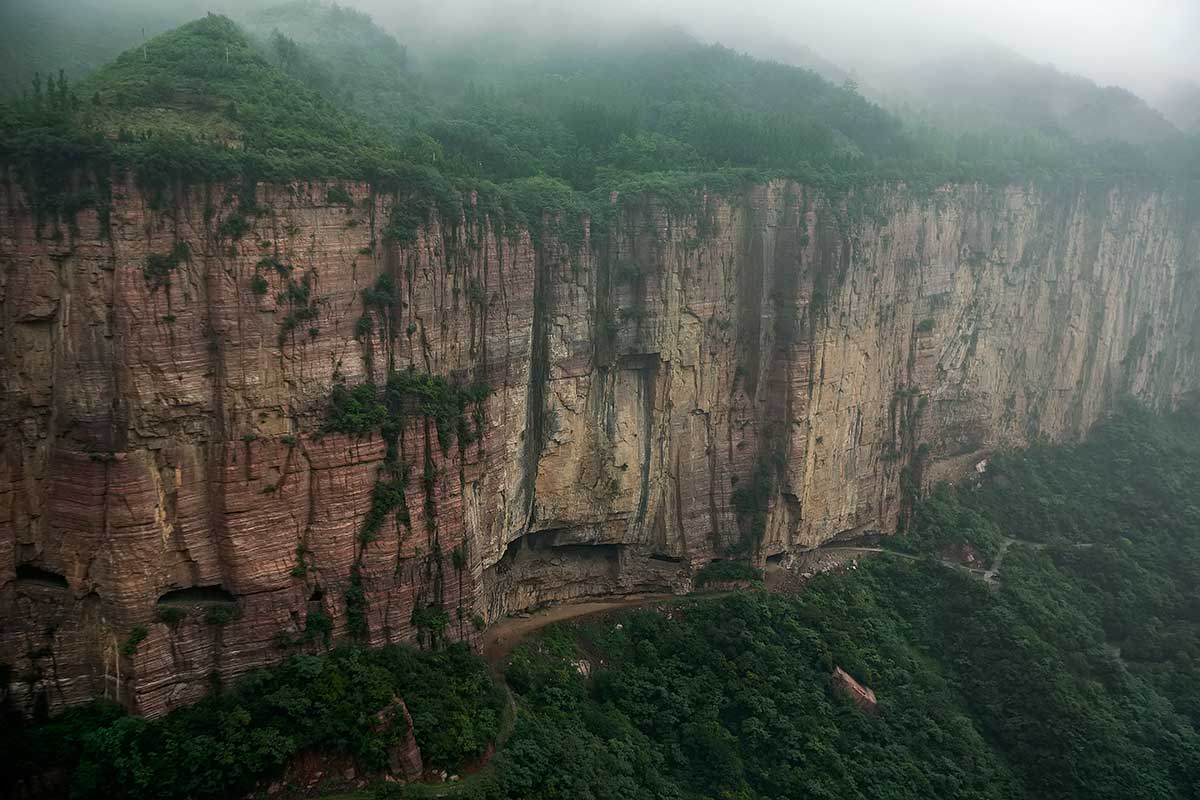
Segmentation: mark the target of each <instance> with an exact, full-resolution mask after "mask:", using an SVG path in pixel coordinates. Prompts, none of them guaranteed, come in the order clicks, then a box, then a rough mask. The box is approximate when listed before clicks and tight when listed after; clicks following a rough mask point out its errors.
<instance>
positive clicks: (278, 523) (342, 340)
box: [0, 181, 1200, 715]
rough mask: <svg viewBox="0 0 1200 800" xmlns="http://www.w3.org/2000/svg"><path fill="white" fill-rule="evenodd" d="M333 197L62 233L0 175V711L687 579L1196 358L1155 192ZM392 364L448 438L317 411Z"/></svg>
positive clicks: (176, 689)
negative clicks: (599, 218)
mask: <svg viewBox="0 0 1200 800" xmlns="http://www.w3.org/2000/svg"><path fill="white" fill-rule="evenodd" d="M328 189H329V187H328V186H326V185H318V184H293V185H286V186H265V185H263V186H259V187H258V190H257V196H256V198H255V202H254V204H253V208H251V207H250V206H249V205H246V206H244V207H243V206H240V203H241V201H240V200H239V196H238V193H237V192H232V191H230V192H227V191H225V190H224V189H223V188H221V187H204V188H194V189H186V190H183V189H181V190H179V191H177V192H176V193H175V195H174V196H173V197H172V198H171V199H170V202H168V203H165V204H163V203H161V202H157V201H152V199H148V198H147V197H145V196H143V194H142V192H140V191H139V190H138V188H137V187H136V186H135V185H134V184H133V183H132V182H126V183H120V182H118V183H115V184H114V185H113V190H112V199H111V203H110V204H109V205H108V206H107V207H106V208H105V209H104V211H103V213H99V212H96V211H89V210H85V211H82V212H80V213H79V214H78V215H77V216H76V217H75V218H74V219H73V220H58V221H55V220H53V219H51V220H48V221H47V220H46V219H40V218H39V215H38V214H36V213H34V211H33V210H32V209H31V208H30V204H29V201H28V199H27V197H26V196H25V194H24V193H23V192H22V191H21V189H20V188H18V184H17V183H16V182H8V183H7V184H6V185H5V186H4V187H3V188H2V189H0V194H2V197H0V325H2V329H0V374H2V377H3V389H2V394H0V423H2V425H0V448H2V449H0V661H3V662H5V663H7V664H8V665H9V667H10V670H9V673H8V681H9V685H8V690H9V692H10V693H11V696H12V697H13V698H14V699H15V700H16V701H17V702H18V703H19V704H22V705H24V706H26V707H33V706H35V705H37V704H41V703H44V704H46V705H48V706H49V707H51V708H56V707H60V706H63V705H67V704H72V703H78V702H82V701H85V700H87V699H89V698H92V697H97V696H108V697H114V698H117V699H119V700H120V701H121V702H123V703H125V704H127V705H128V706H129V707H130V708H132V709H134V710H136V711H138V712H141V713H144V714H148V715H156V714H161V713H163V712H164V711H165V710H167V709H169V708H171V707H174V706H177V705H180V704H183V703H187V702H190V701H192V700H194V699H196V698H197V697H199V696H201V695H202V694H203V693H205V692H207V691H208V690H209V689H210V687H211V686H213V685H214V683H227V682H229V681H231V680H233V679H235V678H236V677H237V676H238V675H240V674H243V673H245V672H246V671H247V670H250V669H253V668H255V667H258V666H262V665H265V664H269V663H272V662H275V661H278V660H279V659H280V658H281V657H283V656H285V655H286V654H289V653H293V652H300V651H315V650H320V649H322V648H323V647H325V646H327V644H328V643H329V642H332V641H338V640H342V639H346V638H349V637H350V636H351V635H352V634H353V635H355V636H357V637H358V638H360V639H361V640H363V641H365V642H367V643H371V644H378V643H383V642H393V641H425V642H428V641H429V639H430V638H432V637H434V636H438V637H442V638H446V639H463V640H468V641H472V640H474V638H475V637H476V636H477V635H478V630H479V629H480V627H481V626H484V625H486V624H487V623H488V622H490V621H491V620H494V619H496V618H497V617H498V616H500V615H503V614H504V613H506V612H509V611H513V610H517V609H522V608H528V607H531V606H535V605H537V604H540V603H545V602H549V601H558V600H564V599H568V598H573V597H582V596H588V595H601V594H612V593H630V592H638V591H663V590H676V591H684V590H686V589H687V588H689V586H690V583H691V576H692V575H693V574H694V573H695V571H696V570H697V569H698V568H699V567H701V566H703V565H704V564H706V563H707V562H709V561H710V560H712V559H713V558H727V557H740V558H751V559H754V560H757V561H759V562H761V561H763V560H764V559H767V558H772V557H775V556H779V555H781V554H785V553H788V552H793V551H798V550H802V549H805V548H809V547H812V546H814V545H817V544H819V543H821V542H823V541H826V540H829V539H831V538H833V537H836V536H839V535H842V534H861V533H863V532H869V531H884V532H887V531H891V530H893V529H894V528H895V527H896V525H897V522H898V521H899V520H900V519H901V518H902V517H903V514H904V513H905V511H906V508H907V507H908V504H909V503H910V502H911V499H912V498H913V497H914V496H915V495H916V494H917V493H918V492H919V491H920V489H921V488H922V487H927V486H928V485H929V484H930V483H931V482H933V481H937V480H941V479H953V478H956V477H958V476H961V475H963V474H966V472H967V471H969V470H970V469H971V468H972V467H973V466H974V465H976V464H977V463H979V462H980V461H981V460H983V459H985V458H986V457H987V456H988V455H989V454H990V453H992V452H994V451H996V450H997V449H1001V448H1007V447H1018V446H1022V445H1025V444H1027V443H1029V442H1030V441H1033V440H1035V439H1049V440H1062V439H1067V438H1071V437H1077V436H1079V435H1081V434H1082V433H1083V432H1084V431H1086V429H1087V428H1088V426H1089V425H1091V424H1092V423H1093V422H1094V421H1095V420H1097V419H1098V418H1099V417H1101V416H1102V415H1103V414H1105V413H1106V412H1107V411H1108V410H1110V409H1111V408H1112V407H1113V405H1114V403H1115V402H1117V401H1118V400H1119V399H1120V398H1121V397H1123V396H1125V395H1132V396H1134V397H1137V398H1140V399H1141V400H1142V401H1144V402H1147V403H1149V404H1152V405H1155V406H1160V407H1170V406H1173V405H1175V404H1176V403H1178V402H1179V400H1180V399H1181V398H1182V397H1183V396H1184V395H1185V394H1187V393H1188V392H1190V391H1193V390H1194V389H1196V388H1197V383H1198V381H1200V361H1198V359H1200V313H1198V311H1197V309H1200V281H1198V280H1197V278H1198V276H1200V229H1198V227H1197V224H1196V220H1197V213H1196V212H1197V206H1196V205H1195V204H1194V203H1192V202H1190V201H1189V199H1188V198H1186V197H1183V196H1179V195H1176V194H1174V193H1171V192H1159V191H1151V190H1147V189H1141V188H1133V187H1128V188H1121V189H1114V188H1105V189H1096V188H1087V187H1083V188H1081V187H1078V186H1071V187H1058V188H1054V189H1038V188H1033V187H1018V186H1014V187H1007V188H986V187H981V186H947V187H942V188H941V189H938V190H937V191H933V192H928V193H918V192H915V191H912V190H909V189H907V188H905V187H903V186H887V187H879V188H876V189H874V190H871V191H860V192H857V193H855V194H853V195H850V196H849V197H841V198H835V197H831V196H829V195H828V194H826V193H823V192H820V191H816V190H812V189H808V188H806V187H803V186H799V185H796V184H792V183H788V182H782V181H780V182H772V183H769V184H764V185H759V186H756V187H753V188H751V189H748V190H747V191H745V192H744V193H742V194H739V195H738V196H737V197H735V198H725V197H717V196H700V197H697V198H695V199H694V202H689V203H687V204H685V207H684V208H678V207H676V205H677V204H675V205H669V204H666V203H663V202H658V201H655V200H653V199H647V200H639V201H637V202H633V203H629V204H624V203H623V199H621V198H614V204H616V206H617V207H616V208H615V209H614V213H613V216H614V218H615V219H614V221H613V222H612V223H611V224H609V225H607V226H605V230H604V232H603V233H601V232H600V230H599V226H597V227H596V229H595V230H592V226H590V225H589V224H588V223H587V221H586V220H585V221H583V232H582V235H576V236H568V235H565V234H563V235H556V231H566V230H568V229H570V230H575V227H574V226H577V225H578V224H579V221H577V220H555V219H547V220H544V221H542V223H541V224H539V225H536V226H535V229H534V233H533V235H531V234H530V232H529V231H528V230H526V229H521V228H515V227H512V226H509V227H503V226H501V225H499V224H498V222H497V221H496V220H491V219H489V218H488V217H487V216H486V215H483V214H481V213H478V212H477V210H476V209H473V208H470V207H468V208H467V209H465V211H464V214H463V215H462V216H461V217H460V218H459V219H457V220H444V219H443V220H438V219H437V218H436V217H435V218H433V219H431V221H430V224H429V225H428V227H427V228H426V229H425V230H422V231H420V232H419V233H418V235H417V236H416V237H415V240H412V241H407V240H406V242H405V244H404V245H403V246H401V244H399V243H396V242H395V241H390V240H388V239H387V237H385V235H384V229H385V227H386V222H387V220H388V218H389V214H390V211H391V206H392V203H393V199H392V198H391V197H390V196H387V195H382V194H375V193H373V192H372V191H371V190H370V188H369V187H367V186H361V185H357V186H349V187H347V189H348V191H349V194H350V196H351V197H352V198H353V203H351V204H348V203H337V202H331V201H330V198H332V197H339V198H340V197H341V194H340V193H330V192H328ZM381 276H386V277H385V278H384V279H383V280H382V281H381V280H380V278H381ZM364 290H366V291H367V294H364ZM410 370H411V371H410ZM405 372H408V374H409V375H429V376H436V377H437V378H441V379H444V380H445V381H446V382H447V385H459V386H468V385H470V386H483V385H486V387H487V388H488V391H487V392H486V393H485V396H484V398H483V399H482V400H479V401H478V402H474V401H472V402H471V403H470V404H469V406H468V407H467V408H466V410H465V412H464V414H465V415H466V416H467V417H468V418H469V419H468V420H467V422H466V424H467V426H468V427H469V428H470V430H471V431H472V433H471V435H466V436H462V435H460V436H453V435H451V436H445V435H439V434H441V433H444V431H440V430H439V426H438V423H439V422H445V420H439V419H437V418H435V417H434V416H433V415H432V414H431V413H425V412H423V411H422V408H423V407H422V406H420V404H419V403H414V402H408V404H407V405H403V404H402V405H401V406H395V405H393V406H391V407H389V413H390V417H389V424H388V425H387V426H380V427H379V428H378V429H375V428H372V429H370V430H363V431H362V432H356V433H340V432H336V431H329V430H325V427H326V426H327V421H328V419H329V408H330V398H331V393H332V390H333V386H334V385H335V384H341V385H343V386H345V387H347V388H348V389H352V388H353V387H356V386H359V385H361V384H363V383H366V382H374V383H375V384H376V385H377V386H379V387H380V390H381V391H382V387H383V386H384V385H385V384H386V382H387V379H388V376H389V375H395V374H397V373H405ZM402 474H403V475H404V476H407V481H400V480H399V477H398V476H400V475H402ZM387 476H393V478H395V482H396V485H402V494H403V498H402V499H399V500H397V498H395V497H393V498H392V500H391V501H389V503H387V504H386V505H380V504H379V502H378V501H377V499H375V495H376V494H377V492H376V487H377V486H378V485H380V483H381V482H384V481H385V480H388V478H387ZM373 509H376V510H382V511H383V512H384V514H383V517H382V519H377V520H375V521H374V522H373V523H370V524H369V523H368V520H369V517H370V515H371V514H372V512H373ZM368 527H369V529H370V531H373V532H372V533H371V535H364V529H365V528H368Z"/></svg>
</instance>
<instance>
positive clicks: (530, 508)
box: [521, 244, 550, 530]
mask: <svg viewBox="0 0 1200 800" xmlns="http://www.w3.org/2000/svg"><path fill="white" fill-rule="evenodd" d="M533 265H534V270H533V329H532V331H531V332H530V336H531V337H532V342H531V347H530V364H529V387H528V390H527V393H526V398H525V440H524V442H523V445H524V446H523V450H522V454H521V496H522V498H523V499H524V502H525V529H526V530H530V529H532V527H533V524H534V522H535V521H536V520H535V519H534V517H535V514H536V509H537V505H536V503H535V499H534V493H535V492H536V491H537V476H538V462H539V461H540V460H541V454H542V453H541V451H542V442H543V428H544V427H545V409H544V406H545V402H546V381H547V380H548V378H549V372H550V354H549V345H550V343H549V342H548V341H547V337H548V324H549V323H548V321H547V316H548V314H549V308H548V307H547V306H548V304H549V287H548V286H547V284H548V283H549V276H548V275H547V272H548V271H549V268H548V265H547V264H546V258H545V254H544V253H543V250H542V245H541V244H538V245H536V246H535V247H534V262H533Z"/></svg>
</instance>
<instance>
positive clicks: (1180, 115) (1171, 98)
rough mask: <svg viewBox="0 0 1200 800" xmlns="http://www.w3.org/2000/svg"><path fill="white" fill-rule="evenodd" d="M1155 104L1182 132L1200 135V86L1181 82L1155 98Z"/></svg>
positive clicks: (1190, 82)
mask: <svg viewBox="0 0 1200 800" xmlns="http://www.w3.org/2000/svg"><path fill="white" fill-rule="evenodd" d="M1154 103H1155V105H1156V106H1157V107H1158V108H1159V109H1161V110H1162V112H1163V113H1164V114H1166V116H1167V119H1169V120H1171V121H1172V122H1173V123H1175V125H1176V127H1178V128H1179V129H1180V130H1181V131H1184V132H1185V133H1198V134H1200V84H1197V83H1193V82H1192V81H1179V82H1177V83H1175V84H1174V85H1172V86H1170V87H1168V88H1167V89H1166V90H1165V91H1164V92H1163V93H1162V94H1161V95H1159V96H1158V97H1156V98H1154Z"/></svg>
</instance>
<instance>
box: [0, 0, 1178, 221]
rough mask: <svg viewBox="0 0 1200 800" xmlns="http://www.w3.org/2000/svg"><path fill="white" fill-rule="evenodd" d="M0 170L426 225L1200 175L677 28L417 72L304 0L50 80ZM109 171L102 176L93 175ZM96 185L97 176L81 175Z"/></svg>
mask: <svg viewBox="0 0 1200 800" xmlns="http://www.w3.org/2000/svg"><path fill="white" fill-rule="evenodd" d="M0 120H2V121H0V162H3V163H7V164H8V165H9V166H10V168H12V169H14V173H13V174H14V175H15V176H16V177H17V178H18V179H20V180H22V181H23V182H25V184H26V186H27V188H28V189H29V191H30V192H31V194H32V195H33V199H34V202H35V205H36V206H37V207H38V208H39V210H40V211H42V212H43V213H46V214H60V215H64V216H69V215H70V214H71V213H72V212H73V211H74V210H77V209H79V208H81V207H85V206H88V205H96V206H99V207H103V206H104V205H105V193H106V181H108V180H109V179H110V178H111V175H112V171H113V169H114V168H117V169H129V170H132V171H133V172H134V174H135V175H136V176H137V178H138V180H139V182H140V183H141V184H142V186H143V187H144V188H145V189H146V190H147V191H148V192H150V193H152V194H156V195H157V194H161V192H162V191H163V189H164V188H165V187H168V186H170V185H172V183H173V182H175V181H197V180H216V181H223V182H227V183H228V182H238V181H240V182H242V183H243V184H244V185H253V182H254V181H258V180H288V179H296V178H301V179H303V178H314V179H315V178H339V179H347V180H354V179H362V180H370V181H372V182H373V184H374V185H375V186H376V188H377V189H379V190H382V191H393V192H402V193H404V194H406V195H408V196H409V197H410V198H412V202H410V203H408V204H406V205H405V207H406V208H407V210H408V212H409V214H408V216H409V218H408V219H406V220H403V221H402V224H403V225H404V226H407V227H410V228H411V226H413V225H416V224H420V223H421V222H422V221H423V220H424V215H425V214H426V213H428V211H429V210H430V209H432V208H434V207H441V208H442V209H443V210H444V211H446V212H447V213H454V209H456V208H457V207H458V206H459V200H458V198H459V197H460V196H461V193H462V192H464V191H467V190H472V191H477V192H479V193H480V195H481V196H482V197H484V198H487V202H486V203H485V207H486V208H487V209H488V210H489V211H491V212H492V213H493V214H495V215H496V216H497V218H501V217H502V218H504V219H511V220H515V221H518V222H525V221H528V220H531V219H533V220H536V219H540V217H541V214H542V213H543V212H547V211H549V212H558V211H570V212H573V213H583V212H591V213H592V214H594V215H597V216H600V215H603V213H604V211H603V209H604V207H605V206H606V205H607V201H608V197H609V193H610V192H611V191H618V192H621V193H622V195H623V196H624V195H631V196H632V195H639V194H641V193H642V192H644V191H647V190H652V191H654V192H655V193H656V194H657V195H658V196H660V197H663V198H666V199H668V200H672V199H680V198H685V197H687V196H689V195H691V194H692V193H693V191H694V190H695V189H696V188H698V187H699V186H701V185H707V186H708V187H709V188H710V189H713V190H716V191H721V190H722V189H724V188H728V187H730V186H733V185H737V184H741V183H744V182H746V181H750V180H761V179H762V178H765V177H770V176H788V177H793V178H796V179H799V180H801V181H802V182H804V183H806V184H808V185H815V186H820V187H823V188H826V189H828V190H831V191H842V190H845V189H847V188H849V187H852V186H855V185H863V184H868V183H871V182H878V181H887V180H903V181H906V182H908V183H910V184H916V185H921V186H933V185H936V184H938V183H941V182H945V181H970V180H985V181H994V182H1006V181H1012V180H1056V181H1057V180H1064V179H1066V180H1078V179H1103V180H1113V179H1117V178H1124V179H1136V178H1150V179H1154V180H1156V181H1158V182H1165V181H1178V180H1186V181H1191V180H1192V179H1194V178H1196V177H1197V176H1200V146H1198V145H1197V139H1196V138H1194V137H1192V138H1189V137H1185V136H1182V135H1181V136H1176V137H1171V138H1167V139H1164V140H1161V141H1155V142H1154V143H1152V144H1145V145H1135V144H1131V143H1128V142H1121V141H1118V140H1112V139H1105V140H1101V141H1083V140H1079V139H1075V138H1072V137H1071V136H1069V135H1067V134H1066V133H1063V132H1061V131H1055V130H1046V129H1039V128H1020V127H1017V128H1012V127H1009V128H1004V129H997V130H995V131H994V132H991V133H988V132H983V133H981V132H965V133H960V134H951V133H946V132H942V131H939V130H937V129H934V128H930V127H919V128H918V127H913V126H911V125H906V124H904V123H903V122H902V121H901V120H900V119H899V118H898V117H896V116H894V115H893V114H891V113H889V112H887V111H885V110H883V109H882V108H880V107H879V106H877V105H875V104H873V103H871V102H868V101H867V100H866V99H864V97H863V96H862V94H861V93H860V92H859V91H858V90H857V87H855V86H854V84H853V83H850V82H847V83H845V84H844V85H834V84H833V83H830V82H829V81H827V80H826V79H824V78H822V77H821V76H819V75H818V74H817V73H815V72H812V71H808V70H804V69H800V68H796V67H790V66H785V65H782V64H779V63H774V62H768V61H761V60H757V59H754V58H751V57H749V56H746V55H742V54H739V53H737V52H734V51H732V50H729V49H727V48H724V47H721V46H719V45H703V44H700V43H698V42H696V41H695V40H693V39H691V38H689V37H687V36H685V35H683V34H681V33H678V32H673V33H669V32H663V33H661V34H653V35H651V34H646V35H644V36H643V37H641V38H638V37H632V38H630V39H629V40H627V41H624V42H622V43H620V44H608V45H596V46H594V47H590V48H578V49H574V50H571V51H570V52H550V53H547V54H546V55H544V56H541V57H538V58H532V59H527V60H524V61H520V62H506V63H499V64H498V63H492V62H489V61H487V60H484V59H478V60H477V59H472V58H471V57H469V56H461V57H450V56H445V57H442V58H440V59H434V60H433V61H432V62H430V63H426V64H424V65H423V66H422V68H421V69H419V70H418V69H417V68H416V67H415V66H414V65H413V64H411V63H410V59H409V58H408V53H407V50H406V48H405V47H404V46H402V45H401V44H399V43H398V42H396V41H395V39H393V38H392V37H391V36H389V35H388V34H387V33H385V32H383V31H382V30H380V29H379V28H378V27H376V26H375V25H374V24H373V23H372V22H371V20H370V18H369V17H367V16H366V15H364V14H361V13H359V12H356V11H353V10H351V9H345V8H340V7H338V6H332V7H326V6H320V5H315V4H313V3H306V2H296V3H292V4H288V5H285V6H281V7H278V8H274V9H267V10H263V11H258V12H254V13H251V14H250V15H249V18H248V20H247V22H246V27H242V26H239V25H238V24H236V23H235V22H233V21H231V20H230V19H228V18H226V17H222V16H214V15H209V16H207V17H205V18H201V19H199V20H196V21H193V22H190V23H187V24H185V25H183V26H181V27H179V28H177V29H174V30H171V31H168V32H166V33H163V34H160V35H158V36H155V37H153V38H150V39H149V40H148V41H147V42H146V43H145V44H144V45H143V46H140V47H134V48H132V49H130V50H127V51H126V52H124V53H122V54H121V55H120V56H118V57H117V58H116V60H115V61H113V62H112V63H110V64H108V65H106V66H103V67H101V68H99V69H97V70H95V71H93V72H91V73H90V74H88V75H87V76H86V77H84V78H83V79H81V80H78V81H75V82H71V81H70V80H69V79H68V78H67V77H66V75H65V73H61V72H60V73H55V72H50V73H49V74H45V75H42V74H38V75H35V77H34V79H33V80H32V82H31V84H30V85H29V87H27V88H26V89H25V90H24V91H23V92H22V94H21V95H19V96H16V97H13V98H11V99H10V100H9V101H8V103H7V105H6V107H5V108H4V114H3V115H2V117H0ZM88 174H91V175H93V176H94V177H95V181H94V182H95V183H96V184H97V186H96V187H95V188H87V187H84V186H81V185H80V184H79V183H78V180H79V179H80V177H81V176H83V177H86V176H87V175H88ZM85 182H86V181H85Z"/></svg>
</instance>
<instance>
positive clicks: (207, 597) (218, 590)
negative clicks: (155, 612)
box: [158, 586, 237, 606]
mask: <svg viewBox="0 0 1200 800" xmlns="http://www.w3.org/2000/svg"><path fill="white" fill-rule="evenodd" d="M236 602H237V598H236V597H234V596H233V594H231V593H230V592H229V591H228V590H227V589H225V588H224V587H222V586H189V587H188V588H186V589H174V590H172V591H169V592H167V593H166V594H164V595H162V596H160V597H159V598H158V605H160V606H192V605H232V604H234V603H236Z"/></svg>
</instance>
